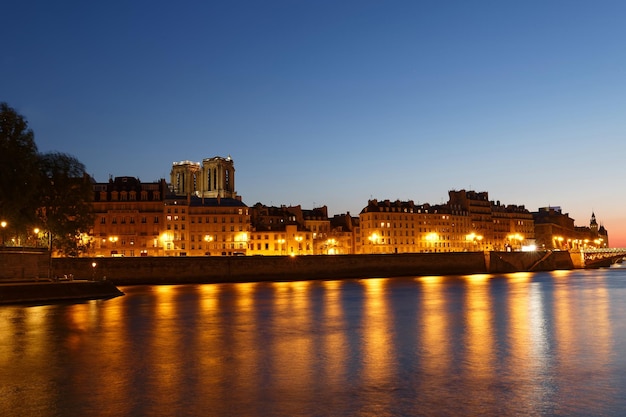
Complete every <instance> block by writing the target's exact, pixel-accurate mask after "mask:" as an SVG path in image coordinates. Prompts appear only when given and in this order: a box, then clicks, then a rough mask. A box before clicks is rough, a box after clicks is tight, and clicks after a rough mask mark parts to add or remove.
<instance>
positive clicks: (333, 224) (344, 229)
mask: <svg viewBox="0 0 626 417" xmlns="http://www.w3.org/2000/svg"><path fill="white" fill-rule="evenodd" d="M329 220H330V234H329V235H328V239H330V240H329V243H331V244H332V243H333V242H336V248H337V250H338V251H340V252H338V253H340V254H351V255H352V254H357V253H361V243H360V242H361V228H360V225H359V224H360V222H359V218H358V217H352V216H351V215H350V213H349V212H348V213H346V214H337V215H335V216H333V217H332V218H330V219H329Z"/></svg>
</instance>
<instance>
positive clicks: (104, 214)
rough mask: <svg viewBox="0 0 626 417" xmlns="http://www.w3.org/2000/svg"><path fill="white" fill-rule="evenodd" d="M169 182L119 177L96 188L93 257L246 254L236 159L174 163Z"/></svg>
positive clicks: (246, 216) (246, 219) (246, 225)
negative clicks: (234, 161) (236, 188)
mask: <svg viewBox="0 0 626 417" xmlns="http://www.w3.org/2000/svg"><path fill="white" fill-rule="evenodd" d="M171 181H172V183H171V185H170V187H168V185H167V183H166V182H165V180H164V179H162V180H160V181H159V182H155V183H142V182H141V181H139V180H138V179H137V178H133V177H116V178H115V179H110V180H109V182H108V183H96V184H94V186H93V188H94V203H93V206H94V211H95V213H96V222H95V224H94V228H93V230H92V233H91V234H92V236H93V242H92V244H91V250H90V252H89V253H87V254H86V255H87V256H232V255H245V254H246V253H247V248H248V238H249V233H250V213H249V209H248V207H247V206H246V205H245V204H244V203H243V202H242V201H241V198H240V197H239V196H238V195H237V193H236V191H235V189H234V185H235V169H234V164H233V161H232V159H231V158H230V157H228V158H221V157H214V158H208V159H204V160H203V161H202V163H193V162H189V161H183V162H175V163H173V164H172V171H171Z"/></svg>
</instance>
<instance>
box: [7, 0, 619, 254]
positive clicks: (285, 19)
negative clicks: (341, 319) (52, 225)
mask: <svg viewBox="0 0 626 417" xmlns="http://www.w3.org/2000/svg"><path fill="white" fill-rule="evenodd" d="M624 12H626V5H624V4H622V3H620V2H608V1H607V2H600V3H598V2H594V3H593V4H592V3H590V2H563V1H561V2H551V3H550V4H544V3H540V2H524V4H497V3H491V2H472V3H471V4H466V3H464V2H450V3H446V4H445V5H444V4H421V3H420V2H392V3H380V2H374V1H372V2H370V1H359V2H339V3H336V2H324V1H322V2H315V3H306V2H299V3H294V2H286V1H285V2H264V3H263V4H257V3H255V2H240V3H236V4H222V3H217V2H215V3H214V2H209V3H204V2H197V3H196V2H192V3H188V4H185V5H175V6H173V5H172V4H170V3H165V2H149V3H148V2H146V3H142V2H133V4H132V5H126V4H124V3H121V2H120V3H117V2H113V3H107V4H106V5H105V4H102V5H100V4H81V3H76V4H74V5H72V6H71V7H70V6H69V5H68V6H67V7H65V8H63V7H58V6H57V5H54V4H49V3H47V2H43V1H31V2H21V3H19V4H17V3H16V4H11V5H9V6H8V7H7V10H6V13H7V17H8V18H7V24H6V25H5V26H4V27H3V29H2V30H3V31H5V38H7V39H11V42H9V43H8V44H7V45H6V48H5V53H4V54H3V56H2V58H0V59H1V60H2V61H1V62H2V63H3V70H4V77H3V78H2V80H1V81H0V91H2V94H3V95H2V97H1V98H0V99H1V100H2V101H6V102H7V103H8V104H9V105H10V106H12V107H13V108H15V109H16V111H18V113H20V114H22V115H23V116H24V117H25V118H26V119H27V120H28V121H29V125H30V127H31V128H32V129H33V131H34V132H35V140H36V142H37V145H38V146H39V149H40V151H43V152H45V151H52V150H56V151H61V152H67V153H70V154H72V155H74V156H76V157H77V158H78V159H79V160H80V161H81V162H83V163H84V164H85V165H86V168H87V171H88V172H89V173H90V174H91V175H92V176H93V177H94V178H95V179H96V181H106V180H107V179H108V177H109V175H111V176H114V177H115V176H133V177H139V178H140V179H141V180H142V181H154V180H157V179H159V178H165V179H169V170H170V168H171V164H172V162H174V161H180V160H186V159H189V160H200V159H202V158H208V157H212V156H218V155H219V156H227V155H231V156H232V158H233V160H234V161H235V163H236V169H237V178H238V181H237V185H236V187H237V189H236V191H237V193H238V194H239V195H240V196H242V198H243V201H244V202H245V203H246V204H248V205H253V204H255V203H256V202H262V203H264V204H268V205H281V204H285V205H298V204H300V205H302V206H303V207H314V206H322V205H326V206H327V207H328V208H329V212H330V213H334V214H338V213H345V212H350V213H351V214H353V215H358V212H359V211H360V210H361V209H362V208H363V207H364V206H365V205H366V204H367V201H368V200H369V199H372V198H373V199H378V200H385V199H389V200H396V199H399V200H414V201H415V202H416V203H431V204H440V203H442V202H443V201H445V200H446V197H447V192H448V190H452V189H456V190H459V189H468V190H476V191H487V192H488V193H489V196H490V198H491V199H493V200H499V201H501V202H502V203H503V204H516V205H525V206H526V208H527V209H528V210H529V211H536V210H537V209H538V208H540V207H546V206H560V207H561V208H562V209H563V212H564V213H569V214H570V216H571V217H572V218H574V219H575V222H576V224H577V225H586V224H588V222H589V218H590V217H591V213H592V212H595V214H596V216H597V218H598V221H599V222H601V223H602V224H603V225H604V226H605V227H606V228H607V229H608V232H609V238H610V242H611V246H615V247H626V215H625V214H624V210H623V207H624V205H625V204H626V196H624V195H623V193H620V191H621V187H620V186H621V183H622V182H621V180H622V179H623V178H624V177H625V175H624V174H625V172H624V171H625V169H624V168H623V166H624V164H623V162H622V159H623V157H622V155H621V153H620V152H619V149H620V146H619V145H621V143H622V142H623V141H622V140H621V139H622V137H623V136H624V132H625V131H626V126H625V124H624V121H623V117H621V116H622V114H623V112H624V110H625V105H626V103H625V102H624V99H623V97H625V96H626V95H625V94H624V89H626V87H625V84H624V82H623V81H624V80H623V71H622V70H621V69H622V68H623V66H624V63H625V58H626V57H625V56H624V53H623V52H621V50H622V48H621V44H620V41H621V39H623V38H624V36H625V35H626V28H624V27H623V25H622V24H621V21H620V16H623V13H624Z"/></svg>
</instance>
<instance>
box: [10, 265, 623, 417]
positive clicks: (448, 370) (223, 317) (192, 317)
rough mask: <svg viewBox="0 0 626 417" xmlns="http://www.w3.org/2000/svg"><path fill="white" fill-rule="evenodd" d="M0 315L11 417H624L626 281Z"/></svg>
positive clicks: (231, 291) (157, 300) (94, 304)
mask: <svg viewBox="0 0 626 417" xmlns="http://www.w3.org/2000/svg"><path fill="white" fill-rule="evenodd" d="M122 290H123V291H124V292H125V293H126V295H125V296H123V297H118V298H115V299H111V300H104V301H90V302H85V303H79V304H56V305H44V306H4V307H0V415H1V416H44V417H45V416H375V417H385V416H624V415H626V265H625V266H624V267H623V268H610V269H602V270H576V271H557V272H550V273H533V274H531V273H516V274H508V275H472V276H457V277H410V278H387V279H363V280H342V281H340V280H328V281H311V282H281V283H256V284H216V285H210V284H207V285H180V286H137V287H123V288H122Z"/></svg>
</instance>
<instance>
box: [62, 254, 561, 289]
mask: <svg viewBox="0 0 626 417" xmlns="http://www.w3.org/2000/svg"><path fill="white" fill-rule="evenodd" d="M94 264H95V266H94ZM52 266H53V270H52V273H53V275H58V276H63V275H65V274H68V275H69V274H73V275H74V277H75V278H77V279H81V278H82V279H95V280H99V279H103V278H104V277H106V279H108V280H111V281H112V282H113V283H114V284H116V285H134V284H180V283H205V282H242V281H291V280H307V279H340V278H369V277H392V276H424V275H465V274H476V273H500V272H503V273H504V272H516V271H546V270H554V269H572V268H573V264H572V261H571V258H570V256H569V253H568V252H535V253H529V252H451V253H415V254H387V255H319V256H296V257H289V256H234V257H139V258H137V257H135V258H123V257H120V258H56V259H53V261H52Z"/></svg>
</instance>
